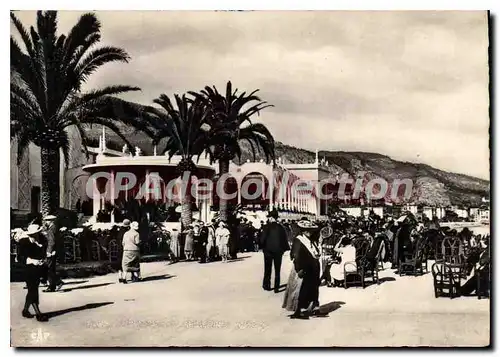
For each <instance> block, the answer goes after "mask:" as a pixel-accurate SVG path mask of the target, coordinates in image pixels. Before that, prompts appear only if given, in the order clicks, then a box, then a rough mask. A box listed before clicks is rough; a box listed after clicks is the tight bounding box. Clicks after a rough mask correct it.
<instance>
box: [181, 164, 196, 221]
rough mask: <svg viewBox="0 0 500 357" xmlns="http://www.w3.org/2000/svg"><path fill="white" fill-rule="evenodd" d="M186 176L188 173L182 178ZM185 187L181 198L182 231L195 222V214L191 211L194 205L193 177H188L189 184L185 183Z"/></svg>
mask: <svg viewBox="0 0 500 357" xmlns="http://www.w3.org/2000/svg"><path fill="white" fill-rule="evenodd" d="M184 175H186V172H184V173H183V174H182V177H184ZM184 184H185V185H186V186H185V192H182V197H181V222H182V229H183V230H184V229H186V228H187V227H188V226H189V225H190V224H191V222H192V221H193V212H192V210H191V207H192V204H191V175H189V177H188V182H185V183H184Z"/></svg>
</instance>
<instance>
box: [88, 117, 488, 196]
mask: <svg viewBox="0 0 500 357" xmlns="http://www.w3.org/2000/svg"><path fill="white" fill-rule="evenodd" d="M100 133H101V130H100V128H98V127H97V126H96V127H94V128H93V129H92V135H91V136H92V137H93V138H95V139H97V137H98V135H99V134H100ZM106 133H107V134H106V135H107V142H108V144H107V145H108V147H109V148H114V149H116V150H120V151H121V148H122V147H123V142H122V141H121V140H120V139H119V138H118V137H117V136H116V135H114V134H113V133H111V132H110V131H109V130H107V131H106ZM126 134H127V137H128V138H129V140H131V142H132V143H133V144H134V145H137V146H139V147H140V148H141V149H142V151H143V153H144V155H148V154H152V152H153V148H152V146H151V140H149V139H148V138H147V137H146V136H145V135H144V134H143V133H135V132H134V131H133V130H131V129H127V130H126ZM96 142H97V140H96ZM242 148H243V150H242V151H243V155H242V158H241V162H245V161H246V160H247V159H250V160H252V152H251V150H250V146H249V144H248V143H246V142H243V143H242ZM319 157H320V159H323V158H325V159H326V160H327V161H328V162H329V166H328V170H329V171H330V172H331V173H332V174H337V173H338V174H342V173H349V174H352V173H353V172H356V173H357V172H360V171H365V172H366V173H367V175H366V177H367V178H369V179H371V178H375V177H380V178H384V179H385V180H387V181H388V182H392V181H393V180H394V179H407V178H409V179H411V180H412V181H413V183H414V186H413V195H412V199H411V201H412V202H415V203H417V204H419V203H421V204H427V205H440V206H447V205H458V206H479V205H480V204H481V199H482V197H488V196H489V194H490V188H489V186H490V183H489V181H487V180H482V179H479V178H476V177H471V176H467V175H463V174H456V173H451V172H446V171H443V170H439V169H436V168H434V167H431V166H429V165H425V164H416V163H411V162H402V161H397V160H394V159H391V158H390V157H389V156H385V155H381V154H376V153H367V152H345V151H320V152H319ZM261 158H263V157H261V156H260V155H259V154H258V153H257V160H259V159H261ZM276 158H281V159H282V160H283V162H285V163H307V162H310V163H312V162H314V159H315V153H314V152H312V151H308V150H304V149H301V148H296V147H294V146H291V145H286V144H283V143H281V142H277V143H276Z"/></svg>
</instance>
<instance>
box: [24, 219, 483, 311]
mask: <svg viewBox="0 0 500 357" xmlns="http://www.w3.org/2000/svg"><path fill="white" fill-rule="evenodd" d="M55 218H56V217H55V216H47V217H45V218H44V220H43V222H32V224H30V225H29V227H28V229H27V230H26V232H25V233H26V236H27V237H28V239H21V240H19V246H18V252H17V256H18V261H19V262H21V263H23V264H24V265H25V267H26V269H25V281H26V286H27V290H28V292H27V295H26V300H25V305H24V309H23V311H22V315H23V316H24V317H26V318H31V317H34V316H36V318H37V320H39V321H46V316H45V315H44V314H42V313H41V312H40V308H39V295H38V289H39V285H40V284H47V289H46V290H45V291H47V292H53V291H57V290H58V289H60V288H61V287H62V285H63V282H62V280H61V279H60V278H59V277H58V276H57V274H56V270H55V264H56V250H55V231H54V230H55V228H54V223H53V222H54V220H55ZM37 223H41V224H37ZM236 223H237V224H228V222H226V221H221V220H219V221H217V220H215V219H214V220H212V221H210V222H207V223H204V222H202V221H200V220H195V221H194V222H193V223H192V224H190V225H189V226H188V227H185V228H184V229H183V230H182V231H177V230H176V229H173V230H172V231H171V232H170V234H169V236H168V239H165V236H162V237H160V238H158V239H159V240H160V241H159V242H158V244H159V245H160V246H162V247H164V248H163V249H164V250H165V252H166V253H167V255H168V258H169V260H170V264H173V263H175V262H177V261H178V260H179V259H181V257H182V256H183V258H185V260H186V261H198V262H199V263H202V264H203V263H209V262H214V261H222V262H223V263H225V262H227V261H228V260H230V259H236V258H237V254H238V252H244V251H257V250H262V253H263V257H264V264H263V265H264V267H263V280H262V288H263V289H264V290H266V291H274V292H275V293H279V292H280V287H281V265H282V259H283V255H284V253H285V252H287V251H290V259H291V260H292V262H293V267H292V270H291V272H290V274H289V279H288V283H287V285H286V291H285V296H284V301H283V308H285V309H287V310H289V311H292V312H293V314H292V315H291V316H290V317H291V318H293V319H296V318H299V319H308V318H309V317H311V316H312V317H319V316H324V315H325V314H324V313H322V312H321V311H320V304H319V287H320V286H321V285H326V286H328V287H332V288H335V287H340V286H343V285H344V286H345V284H346V282H347V279H348V278H349V276H350V275H351V273H352V274H355V273H356V272H358V271H359V270H360V269H363V271H375V270H377V269H379V267H380V266H382V267H383V265H384V263H388V264H390V266H391V269H394V270H395V272H396V273H401V272H402V271H403V270H404V268H405V263H406V261H407V260H411V259H415V257H416V256H418V257H419V259H421V260H427V259H430V260H435V261H440V260H442V259H443V258H442V257H441V256H440V254H441V253H442V248H441V245H442V242H443V240H444V239H445V238H446V237H453V238H458V239H459V240H460V247H461V248H460V249H461V250H460V252H459V254H460V260H461V261H462V262H463V264H462V266H463V269H462V270H463V271H462V275H463V276H464V279H465V280H466V282H465V284H463V285H462V286H461V287H460V294H461V295H469V294H471V293H472V292H474V290H476V289H477V286H486V287H487V289H489V284H490V276H489V274H490V270H489V265H490V263H489V235H486V236H481V235H474V234H473V233H472V232H471V231H470V230H468V229H467V228H465V229H463V230H462V231H460V232H457V231H456V230H454V229H449V228H446V227H440V225H439V221H438V220H437V218H434V219H432V220H428V219H425V218H424V219H416V218H415V216H414V215H412V214H406V215H403V216H401V217H399V218H396V217H392V216H390V215H385V216H384V217H379V216H377V215H375V214H373V213H371V214H370V215H368V216H367V217H352V216H349V215H347V214H345V213H344V212H342V211H338V212H336V213H335V214H332V215H330V216H329V217H328V219H327V220H323V221H319V220H316V221H312V220H309V219H307V218H306V217H303V218H302V219H300V220H286V219H280V218H279V215H278V212H277V211H271V212H269V214H268V218H267V221H266V222H261V223H260V227H259V228H256V227H255V226H254V225H253V224H252V223H251V222H250V221H249V220H248V219H246V218H242V219H239V220H238V221H237V222H236ZM121 226H122V228H123V229H122V231H123V237H122V249H121V254H120V257H119V258H120V259H119V262H118V263H117V266H118V269H117V270H118V281H119V282H120V283H124V284H126V283H128V282H129V281H130V280H131V281H132V282H137V281H141V269H140V261H141V234H140V229H139V223H138V222H136V221H133V222H131V221H130V220H128V219H125V220H124V221H123V222H122V224H121ZM181 235H183V236H184V237H183V238H184V239H183V244H182V253H183V254H181V244H180V241H181V240H180V237H181ZM462 247H463V248H462ZM416 253H418V254H416ZM273 268H274V282H273V284H271V275H272V270H273ZM129 274H130V280H129V279H128V276H129ZM478 279H479V280H480V281H481V284H478ZM477 293H478V294H479V293H480V292H477ZM30 308H32V309H33V311H34V313H35V314H34V315H33V314H31V312H30Z"/></svg>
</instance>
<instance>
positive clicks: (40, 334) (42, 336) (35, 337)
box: [31, 327, 50, 344]
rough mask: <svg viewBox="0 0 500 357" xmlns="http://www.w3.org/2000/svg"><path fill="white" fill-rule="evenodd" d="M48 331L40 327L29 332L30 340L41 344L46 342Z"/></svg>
mask: <svg viewBox="0 0 500 357" xmlns="http://www.w3.org/2000/svg"><path fill="white" fill-rule="evenodd" d="M49 336H50V333H48V332H45V331H43V329H41V328H40V327H39V328H38V329H37V330H36V331H33V332H32V333H31V341H32V342H34V343H38V344H42V343H45V342H47V340H48V338H49Z"/></svg>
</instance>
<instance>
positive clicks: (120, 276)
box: [116, 219, 130, 283]
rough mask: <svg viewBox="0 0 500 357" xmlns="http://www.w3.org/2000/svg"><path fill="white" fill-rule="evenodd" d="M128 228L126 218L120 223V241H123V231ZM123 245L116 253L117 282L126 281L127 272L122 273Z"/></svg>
mask: <svg viewBox="0 0 500 357" xmlns="http://www.w3.org/2000/svg"><path fill="white" fill-rule="evenodd" d="M129 229H130V220H128V219H124V220H123V223H122V227H121V229H120V233H119V234H120V235H121V239H122V242H123V236H124V235H125V233H127V232H128V230H129ZM123 254H124V252H123V246H122V249H120V252H119V254H118V257H119V258H118V261H117V262H116V268H117V269H118V282H120V283H126V282H127V279H126V278H127V276H126V275H127V274H124V273H123Z"/></svg>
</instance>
